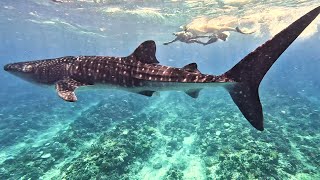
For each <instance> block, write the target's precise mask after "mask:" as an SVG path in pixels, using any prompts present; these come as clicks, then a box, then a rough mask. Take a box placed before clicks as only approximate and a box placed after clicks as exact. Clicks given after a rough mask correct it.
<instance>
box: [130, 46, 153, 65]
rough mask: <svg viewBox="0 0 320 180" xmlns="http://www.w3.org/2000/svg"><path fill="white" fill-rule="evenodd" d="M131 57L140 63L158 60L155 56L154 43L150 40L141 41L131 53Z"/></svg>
mask: <svg viewBox="0 0 320 180" xmlns="http://www.w3.org/2000/svg"><path fill="white" fill-rule="evenodd" d="M131 57H134V58H135V59H136V60H137V61H140V62H142V63H147V64H158V63H159V61H158V60H157V58H156V43H155V42H154V41H152V40H149V41H145V42H143V43H142V44H140V45H139V46H138V47H137V49H136V50H135V51H134V52H133V53H132V55H131Z"/></svg>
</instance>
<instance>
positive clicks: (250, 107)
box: [4, 6, 320, 131]
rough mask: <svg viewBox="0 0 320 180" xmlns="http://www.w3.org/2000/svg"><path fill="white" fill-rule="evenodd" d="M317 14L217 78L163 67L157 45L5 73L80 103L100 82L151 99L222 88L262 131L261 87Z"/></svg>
mask: <svg viewBox="0 0 320 180" xmlns="http://www.w3.org/2000/svg"><path fill="white" fill-rule="evenodd" d="M319 13H320V6H319V7H316V8H315V9H313V10H311V11H310V12H308V13H307V14H305V15H304V16H302V17H301V18H299V19H298V20H296V21H295V22H293V23H292V24H290V25H289V26H288V27H287V28H285V29H284V30H282V31H281V32H279V33H278V34H277V35H275V36H274V37H273V38H272V39H270V40H269V41H267V42H265V43H264V44H262V45H261V46H259V47H258V48H257V49H256V50H254V51H253V52H251V53H249V54H248V55H247V56H246V57H244V58H243V59H242V60H241V61H240V62H239V63H237V64H236V65H235V66H234V67H232V68H231V69H230V70H229V71H227V72H226V73H224V74H222V75H219V76H215V75H208V74H202V73H200V71H199V70H198V69H197V64H195V63H191V64H188V65H186V66H184V67H182V68H175V67H169V66H162V65H160V64H159V61H158V60H157V59H156V57H155V52H156V45H155V43H154V42H153V41H146V42H144V43H142V44H141V45H140V46H139V47H138V48H137V49H136V50H135V51H134V52H133V53H132V54H131V55H129V56H127V57H108V56H67V57H61V58H56V59H47V60H39V61H29V62H20V63H12V64H7V65H5V66H4V70H5V71H8V72H10V73H12V74H14V75H17V76H19V77H21V78H23V79H25V80H27V81H30V82H33V83H37V84H47V85H53V84H55V87H56V91H57V93H58V95H59V96H60V97H61V98H62V99H64V100H65V101H70V102H74V101H76V100H77V97H76V96H75V93H74V91H75V89H76V88H77V87H80V86H92V85H97V86H98V85H101V84H102V85H107V86H108V87H112V88H120V89H124V90H127V91H131V92H135V93H139V94H142V95H145V96H152V94H153V93H154V92H155V91H158V90H159V91H160V90H182V91H185V92H186V93H187V94H188V95H189V96H191V97H194V98H196V97H198V94H199V91H200V90H201V89H202V88H206V87H212V86H215V85H222V86H223V87H225V88H226V89H227V90H228V92H229V93H230V95H231V98H232V100H233V101H234V102H235V104H236V105H237V106H238V108H239V110H240V111H241V112H242V114H243V115H244V117H245V118H246V119H247V120H248V121H249V123H250V124H251V125H252V126H253V127H255V128H256V129H257V130H260V131H262V130H263V129H264V127H263V112H262V105H261V103H260V98H259V93H258V88H259V85H260V83H261V81H262V79H263V77H264V76H265V74H266V73H267V72H268V71H269V69H270V68H271V66H272V65H273V64H274V63H275V62H276V60H277V59H278V58H279V56H280V55H281V54H282V53H283V52H284V51H285V50H286V49H287V48H288V47H289V46H290V45H291V43H292V42H293V41H294V40H295V39H296V38H297V37H298V36H299V35H300V34H301V33H302V31H303V30H304V29H305V28H306V27H307V26H308V25H309V24H310V23H311V22H312V21H313V20H314V19H315V18H316V17H317V16H318V15H319Z"/></svg>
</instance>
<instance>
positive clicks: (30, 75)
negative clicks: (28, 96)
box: [3, 62, 37, 82]
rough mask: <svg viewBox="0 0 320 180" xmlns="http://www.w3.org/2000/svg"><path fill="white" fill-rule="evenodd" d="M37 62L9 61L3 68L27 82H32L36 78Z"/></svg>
mask: <svg viewBox="0 0 320 180" xmlns="http://www.w3.org/2000/svg"><path fill="white" fill-rule="evenodd" d="M36 68H37V63H34V62H19V63H10V64H7V65H5V66H4V68H3V69H4V70H5V71H7V72H9V73H11V74H13V75H15V76H17V77H19V78H22V79H24V80H26V81H29V82H34V81H35V79H36V75H35V72H36V71H35V70H36Z"/></svg>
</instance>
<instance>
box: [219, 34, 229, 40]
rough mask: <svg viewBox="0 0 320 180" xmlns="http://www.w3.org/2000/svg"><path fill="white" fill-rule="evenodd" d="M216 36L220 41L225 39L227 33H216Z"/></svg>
mask: <svg viewBox="0 0 320 180" xmlns="http://www.w3.org/2000/svg"><path fill="white" fill-rule="evenodd" d="M217 38H219V39H221V40H222V41H226V40H227V38H228V35H227V34H225V33H219V34H217Z"/></svg>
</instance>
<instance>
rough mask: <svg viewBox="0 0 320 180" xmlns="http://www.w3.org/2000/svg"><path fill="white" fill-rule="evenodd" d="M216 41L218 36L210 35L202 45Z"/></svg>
mask: <svg viewBox="0 0 320 180" xmlns="http://www.w3.org/2000/svg"><path fill="white" fill-rule="evenodd" d="M217 41H218V38H217V37H216V36H213V37H211V38H210V39H209V40H208V41H207V42H206V43H204V44H203V45H204V46H205V45H208V44H212V43H215V42H217Z"/></svg>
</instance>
